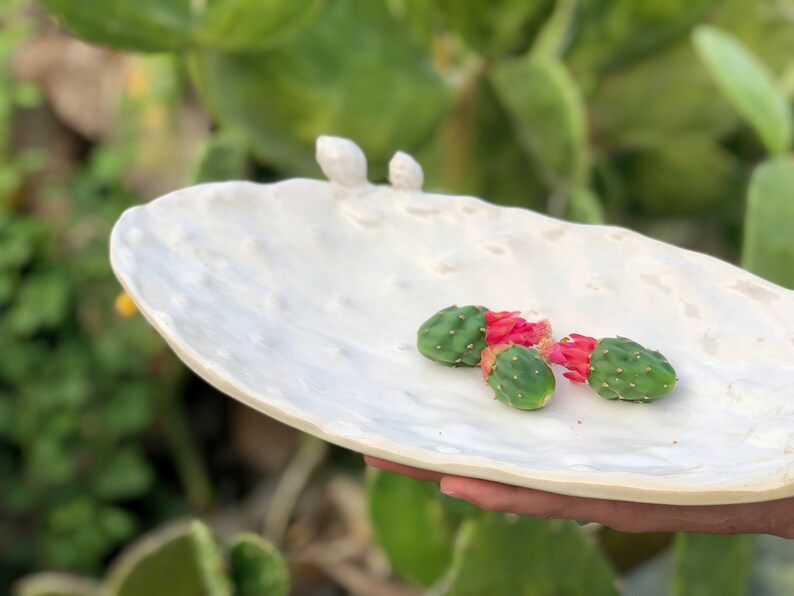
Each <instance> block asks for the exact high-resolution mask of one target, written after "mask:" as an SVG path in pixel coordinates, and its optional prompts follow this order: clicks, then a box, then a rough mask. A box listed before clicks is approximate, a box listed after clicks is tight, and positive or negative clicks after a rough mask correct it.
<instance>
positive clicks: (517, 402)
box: [488, 345, 556, 410]
mask: <svg viewBox="0 0 794 596" xmlns="http://www.w3.org/2000/svg"><path fill="white" fill-rule="evenodd" d="M488 386H489V387H490V388H491V389H493V390H494V393H495V394H496V399H498V400H499V401H500V402H502V403H505V404H507V405H508V406H513V407H514V408H518V409H519V410H537V409H538V408H542V407H543V406H545V405H546V404H547V403H548V401H549V400H550V399H551V394H552V393H554V388H555V386H556V381H555V379H554V373H552V372H551V369H550V368H549V367H548V365H547V364H546V363H545V362H544V361H543V358H541V356H540V353H539V352H538V351H537V350H536V349H535V348H527V347H524V346H515V345H514V346H511V347H510V348H508V349H507V350H505V351H504V352H502V353H501V354H499V355H498V356H497V357H496V363H495V364H494V367H493V369H492V370H491V374H490V375H488Z"/></svg>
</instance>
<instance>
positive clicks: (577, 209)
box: [565, 187, 605, 224]
mask: <svg viewBox="0 0 794 596" xmlns="http://www.w3.org/2000/svg"><path fill="white" fill-rule="evenodd" d="M566 203H567V204H566V212H565V217H566V219H569V220H571V221H577V222H579V223H588V224H602V223H604V220H605V216H604V206H603V205H602V204H601V201H600V200H599V199H598V196H596V194H595V193H594V192H593V191H592V190H590V189H589V188H581V187H579V188H574V189H572V190H571V191H569V192H568V196H567V197H566Z"/></svg>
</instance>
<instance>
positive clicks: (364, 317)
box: [111, 137, 794, 504]
mask: <svg viewBox="0 0 794 596" xmlns="http://www.w3.org/2000/svg"><path fill="white" fill-rule="evenodd" d="M318 161H319V163H320V166H321V168H322V170H323V172H324V173H325V176H326V177H328V180H326V181H320V180H308V179H300V180H287V181H285V182H281V183H277V184H266V185H257V184H252V183H247V182H230V183H221V184H209V185H203V186H197V187H193V188H188V189H185V190H180V191H177V192H174V193H172V194H169V195H167V196H164V197H162V198H159V199H157V200H154V201H152V202H151V203H149V204H146V205H142V206H140V207H135V208H132V209H130V210H128V211H127V212H126V213H124V215H123V216H122V217H121V218H120V220H119V221H118V223H117V225H116V227H115V228H114V230H113V234H112V238H111V261H112V264H113V267H114V270H115V272H116V274H117V276H118V278H119V280H120V281H121V283H122V284H123V286H124V287H125V288H126V290H127V292H128V293H129V294H130V296H131V297H132V299H133V300H134V302H135V303H136V305H137V306H138V308H139V309H140V311H141V312H142V313H143V314H144V316H146V318H147V319H148V320H149V321H150V322H151V324H152V325H153V326H154V327H155V328H156V329H157V331H159V332H160V333H161V334H162V336H163V337H164V338H165V340H166V341H167V342H168V343H169V344H170V346H171V347H172V348H173V350H174V351H175V352H176V353H177V354H178V355H179V356H180V357H181V358H182V359H183V360H184V361H185V363H186V364H187V365H188V366H190V367H191V368H192V369H193V370H194V371H196V373H197V374H199V375H201V376H202V377H204V378H205V379H206V380H207V381H208V382H210V383H212V384H213V385H215V386H216V387H218V388H219V389H220V390H221V391H224V392H225V393H227V394H228V395H230V396H232V397H234V398H236V399H238V400H240V401H242V402H244V403H246V404H248V405H250V406H251V407H253V408H256V409H258V410H260V411H261V412H263V413H265V414H267V415H269V416H272V417H274V418H277V419H279V420H281V421H283V422H285V423H288V424H291V425H293V426H295V427H297V428H300V429H302V430H304V431H307V432H310V433H312V434H315V435H317V436H319V437H321V438H323V439H326V440H328V441H332V442H334V443H337V444H339V445H342V446H345V447H348V448H350V449H354V450H357V451H361V452H364V453H368V454H372V455H376V456H380V457H383V458H387V459H391V460H394V461H397V462H401V463H404V464H408V465H413V466H419V467H424V468H427V469H432V470H439V471H445V472H449V473H456V474H465V475H470V476H475V477H480V478H487V479H492V480H498V481H501V482H506V483H511V484H517V485H522V486H529V487H535V488H540V489H545V490H551V491H556V492H561V493H565V494H572V495H584V496H590V497H605V498H613V499H627V500H636V501H644V502H656V503H674V504H696V503H700V504H707V503H732V502H747V501H760V500H767V499H773V498H778V497H784V496H791V495H794V292H791V291H788V290H784V289H782V288H780V287H777V286H775V285H773V284H771V283H768V282H765V281H763V280H762V279H760V278H757V277H755V276H753V275H750V274H749V273H746V272H744V271H742V270H740V269H738V268H736V267H733V266H731V265H728V264H726V263H724V262H721V261H718V260H715V259H713V258H710V257H707V256H703V255H700V254H697V253H694V252H688V251H684V250H680V249H677V248H675V247H672V246H669V245H666V244H663V243H660V242H656V241H653V240H650V239H647V238H645V237H643V236H640V235H638V234H636V233H633V232H630V231H627V230H624V229H620V228H614V227H603V226H584V225H577V224H571V223H565V222H562V221H558V220H556V219H552V218H549V217H545V216H542V215H538V214H537V213H533V212H530V211H526V210H523V209H517V208H505V207H497V206H494V205H491V204H489V203H486V202H483V201H481V200H479V199H475V198H471V197H459V196H444V195H437V194H425V193H422V192H421V190H420V188H421V185H422V178H423V176H422V170H421V168H420V167H419V166H418V164H417V163H416V162H415V161H414V160H413V159H412V158H410V157H409V156H407V155H404V154H397V155H396V156H395V158H394V159H393V161H392V163H391V164H390V181H391V183H390V184H388V185H372V184H369V183H368V182H367V180H366V160H365V158H364V155H363V154H362V152H361V151H360V150H359V149H358V147H357V146H356V145H354V144H353V143H351V142H350V141H346V140H344V139H337V138H331V137H322V138H321V139H319V141H318ZM451 304H460V305H466V304H472V305H477V304H482V305H487V306H488V307H489V308H492V309H494V310H495V311H499V310H502V309H507V308H513V309H516V310H520V311H521V313H522V316H524V317H526V319H527V320H528V321H539V320H543V319H549V320H550V321H552V323H553V325H554V326H555V327H556V328H557V329H559V330H568V329H571V330H579V331H582V332H584V333H587V334H588V335H589V336H593V337H596V338H606V337H615V336H616V335H621V336H625V337H630V338H632V339H636V340H637V341H639V342H641V343H642V344H643V345H645V346H649V347H651V348H653V349H655V348H657V347H658V348H659V349H660V350H661V351H662V352H663V353H664V355H665V357H666V358H667V359H669V361H670V362H671V363H673V364H674V366H675V371H676V376H677V379H678V381H677V384H676V387H675V391H673V392H672V393H671V394H669V395H666V396H665V397H663V398H662V399H658V400H656V401H654V403H652V404H642V405H640V404H627V403H624V402H621V401H619V400H610V399H600V398H599V397H598V396H596V395H594V393H593V390H592V388H591V387H590V386H589V385H588V384H587V383H572V382H569V381H568V379H562V378H560V377H561V376H562V374H563V372H564V370H565V369H564V368H563V367H561V366H554V367H553V369H554V370H553V372H554V374H555V376H558V382H557V383H556V390H555V392H554V397H553V398H552V399H551V401H550V402H549V403H548V404H547V405H545V406H544V407H543V408H542V409H539V410H536V411H533V412H526V413H524V412H516V411H515V410H514V409H513V408H508V407H484V404H483V400H485V401H486V402H487V401H488V400H489V399H490V396H489V397H484V395H483V392H484V391H485V392H488V388H487V387H483V378H482V374H481V372H480V370H479V369H478V368H477V367H459V368H452V367H449V366H442V365H439V364H438V363H436V362H432V361H430V360H428V359H427V358H424V357H423V356H422V355H421V354H420V353H419V351H418V350H417V349H416V341H417V325H418V324H419V323H420V322H421V321H422V320H424V319H425V318H426V317H428V316H430V315H431V314H432V313H434V312H437V311H438V309H439V308H443V307H444V305H451ZM485 405H491V404H485Z"/></svg>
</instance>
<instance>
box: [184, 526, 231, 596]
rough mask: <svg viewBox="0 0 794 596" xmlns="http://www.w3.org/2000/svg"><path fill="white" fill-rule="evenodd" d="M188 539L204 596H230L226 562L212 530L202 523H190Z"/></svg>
mask: <svg viewBox="0 0 794 596" xmlns="http://www.w3.org/2000/svg"><path fill="white" fill-rule="evenodd" d="M190 537H191V538H192V540H193V549H194V555H195V557H196V563H197V567H198V571H199V574H200V575H201V579H202V584H203V586H202V587H203V592H202V593H203V594H206V596H231V594H232V585H231V582H230V581H229V578H228V577H227V575H226V562H225V561H224V559H223V553H222V552H221V550H220V546H218V541H217V540H216V538H215V535H214V534H213V533H212V530H211V529H210V528H209V526H207V525H206V524H205V523H204V522H201V521H199V520H193V521H192V522H190Z"/></svg>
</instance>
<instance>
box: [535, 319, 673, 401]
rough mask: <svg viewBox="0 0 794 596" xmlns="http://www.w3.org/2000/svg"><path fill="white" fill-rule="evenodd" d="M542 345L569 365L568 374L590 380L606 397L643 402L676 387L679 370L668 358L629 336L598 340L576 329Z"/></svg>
mask: <svg viewBox="0 0 794 596" xmlns="http://www.w3.org/2000/svg"><path fill="white" fill-rule="evenodd" d="M541 349H542V350H543V352H544V354H545V355H546V358H548V360H550V361H551V362H554V363H556V364H561V365H563V366H564V367H565V368H567V369H568V372H566V373H564V376H565V377H567V378H568V379H570V380H571V381H574V382H577V383H585V382H586V383H587V384H588V385H590V387H592V389H593V391H595V392H596V393H597V394H598V395H600V396H601V397H603V398H605V399H620V400H626V401H633V402H640V403H643V402H648V401H653V400H655V399H658V398H660V397H662V396H664V395H667V394H668V393H670V392H671V391H672V390H673V389H674V388H675V384H676V376H675V370H674V369H673V367H672V366H670V363H669V362H668V361H667V359H665V357H664V356H662V355H661V354H660V353H659V352H658V351H651V350H648V349H647V348H645V347H643V346H641V345H640V344H638V343H637V342H635V341H632V340H630V339H627V338H625V337H608V338H605V339H601V340H596V339H594V338H592V337H587V336H586V335H579V334H577V333H572V334H571V335H570V336H569V337H566V338H563V340H562V341H560V342H557V343H556V344H550V345H546V346H543V347H542V348H541Z"/></svg>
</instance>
